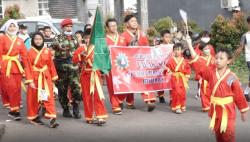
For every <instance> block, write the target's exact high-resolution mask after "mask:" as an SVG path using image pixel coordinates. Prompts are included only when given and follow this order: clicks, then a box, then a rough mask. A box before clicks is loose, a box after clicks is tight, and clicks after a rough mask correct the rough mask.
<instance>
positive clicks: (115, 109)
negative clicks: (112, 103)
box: [113, 107, 121, 111]
mask: <svg viewBox="0 0 250 142" xmlns="http://www.w3.org/2000/svg"><path fill="white" fill-rule="evenodd" d="M120 110H121V108H119V107H118V108H113V111H120Z"/></svg>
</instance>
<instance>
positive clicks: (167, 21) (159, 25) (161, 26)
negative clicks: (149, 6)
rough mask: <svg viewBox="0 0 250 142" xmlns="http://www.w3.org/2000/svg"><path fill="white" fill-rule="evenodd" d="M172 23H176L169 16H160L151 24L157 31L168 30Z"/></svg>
mask: <svg viewBox="0 0 250 142" xmlns="http://www.w3.org/2000/svg"><path fill="white" fill-rule="evenodd" d="M174 25H176V24H175V23H174V22H173V20H172V18H171V17H165V18H161V19H159V20H158V21H156V22H155V23H154V24H153V26H154V28H155V29H156V31H157V32H159V33H160V32H161V31H162V30H170V28H171V27H173V26H174Z"/></svg>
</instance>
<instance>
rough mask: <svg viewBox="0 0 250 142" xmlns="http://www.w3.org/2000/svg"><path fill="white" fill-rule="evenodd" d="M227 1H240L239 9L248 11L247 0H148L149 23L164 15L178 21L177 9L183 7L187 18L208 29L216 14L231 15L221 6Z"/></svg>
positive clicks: (234, 2)
mask: <svg viewBox="0 0 250 142" xmlns="http://www.w3.org/2000/svg"><path fill="white" fill-rule="evenodd" d="M221 2H222V3H221ZM228 2H232V3H233V4H234V5H235V4H237V2H240V4H239V6H240V8H241V10H242V11H243V12H244V13H246V14H249V13H250V3H249V0H239V1H238V0H148V19H149V24H152V23H153V22H155V21H156V20H158V19H160V18H163V17H166V16H170V17H172V18H173V20H174V21H177V22H178V21H180V20H181V17H180V14H179V9H183V10H185V11H186V12H187V14H188V18H189V19H192V20H194V21H196V22H197V23H198V25H199V26H200V27H201V28H203V29H206V30H209V29H210V26H211V24H212V23H213V21H214V19H215V18H216V16H217V15H219V14H220V15H223V16H225V17H230V16H231V15H232V11H230V10H231V9H230V8H229V9H224V8H223V7H224V5H228V4H230V3H228ZM231 5H232V4H231ZM232 7H233V6H232Z"/></svg>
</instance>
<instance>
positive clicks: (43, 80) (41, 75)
mask: <svg viewBox="0 0 250 142" xmlns="http://www.w3.org/2000/svg"><path fill="white" fill-rule="evenodd" d="M47 69H48V66H47V65H45V66H44V67H43V68H37V67H36V66H33V70H34V71H37V72H39V75H38V87H37V88H38V91H37V95H38V97H37V98H38V101H40V100H41V98H40V95H41V90H42V88H43V83H44V87H45V90H46V92H47V93H48V96H50V91H49V85H48V82H47V79H46V77H45V76H44V72H45V71H46V70H47Z"/></svg>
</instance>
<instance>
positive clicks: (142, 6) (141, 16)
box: [137, 0, 148, 32]
mask: <svg viewBox="0 0 250 142" xmlns="http://www.w3.org/2000/svg"><path fill="white" fill-rule="evenodd" d="M137 13H138V20H139V21H140V23H141V27H142V30H143V31H144V32H146V31H147V29H148V0H137Z"/></svg>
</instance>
